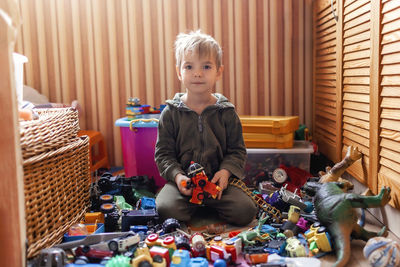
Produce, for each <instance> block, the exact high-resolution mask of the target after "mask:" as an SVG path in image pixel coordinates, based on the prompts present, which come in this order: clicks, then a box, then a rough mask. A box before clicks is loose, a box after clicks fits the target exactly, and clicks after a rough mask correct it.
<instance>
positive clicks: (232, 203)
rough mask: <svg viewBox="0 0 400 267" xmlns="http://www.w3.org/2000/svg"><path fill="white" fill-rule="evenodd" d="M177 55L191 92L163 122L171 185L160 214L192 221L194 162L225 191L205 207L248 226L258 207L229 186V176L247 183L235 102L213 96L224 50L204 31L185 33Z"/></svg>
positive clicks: (162, 151) (159, 155)
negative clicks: (191, 167) (190, 185)
mask: <svg viewBox="0 0 400 267" xmlns="http://www.w3.org/2000/svg"><path fill="white" fill-rule="evenodd" d="M175 56H176V72H177V74H178V78H179V80H180V81H181V82H182V84H183V85H184V86H185V88H186V93H177V94H176V95H175V97H174V99H172V100H167V106H166V108H165V109H164V110H163V112H162V114H161V117H160V121H159V126H158V138H157V143H156V151H155V160H156V163H157V166H158V170H159V171H160V174H161V176H163V177H164V178H165V179H167V181H168V182H167V184H166V185H165V186H164V187H163V188H162V189H161V191H160V192H159V194H158V196H157V198H156V206H157V210H158V212H159V214H160V217H161V218H163V219H166V218H169V217H173V218H176V219H178V220H180V221H184V222H185V221H189V220H190V217H191V215H192V214H193V213H194V212H195V210H196V208H197V207H199V205H197V204H193V203H190V202H189V200H190V197H191V194H192V189H187V188H186V187H185V186H184V185H183V183H182V181H185V182H187V181H190V178H188V177H187V173H186V171H187V169H188V167H189V165H190V162H191V161H194V162H196V163H199V164H200V165H201V166H203V167H204V171H205V173H206V175H207V176H208V178H209V179H210V180H211V182H212V183H215V184H217V185H218V186H219V187H220V188H221V189H222V190H221V191H220V192H219V194H218V196H217V197H216V198H215V199H213V198H205V199H204V200H203V204H204V205H205V206H207V207H212V208H214V209H216V210H217V212H218V214H219V217H220V218H221V219H224V220H225V221H226V222H228V223H230V224H235V225H246V224H248V223H250V222H251V221H252V219H253V218H254V216H255V215H256V213H257V207H256V205H255V204H254V203H253V201H252V200H251V198H250V197H249V196H247V194H246V193H244V192H243V191H242V190H241V189H239V188H237V187H234V186H231V185H229V184H228V179H229V177H231V176H232V177H237V178H240V179H241V178H243V174H244V173H243V169H244V165H245V161H246V148H245V145H244V141H243V135H242V126H241V124H240V120H239V117H238V115H237V114H236V111H235V109H234V106H233V104H232V103H230V102H229V101H228V99H227V98H226V97H224V96H223V95H221V94H217V93H216V94H213V93H212V92H213V89H214V86H215V83H216V82H217V81H218V80H219V79H220V78H221V75H222V70H223V66H222V61H221V58H222V50H221V47H220V46H219V44H218V43H217V42H216V41H215V40H214V39H213V38H212V37H211V36H209V35H206V34H203V33H201V32H200V31H196V32H191V33H189V34H182V33H181V34H179V35H178V36H177V39H176V41H175Z"/></svg>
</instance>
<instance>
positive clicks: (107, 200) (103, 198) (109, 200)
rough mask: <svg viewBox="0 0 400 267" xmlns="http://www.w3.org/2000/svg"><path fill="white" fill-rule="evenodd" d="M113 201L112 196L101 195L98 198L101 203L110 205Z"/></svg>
mask: <svg viewBox="0 0 400 267" xmlns="http://www.w3.org/2000/svg"><path fill="white" fill-rule="evenodd" d="M113 200H114V198H113V196H112V195H108V194H106V195H101V196H100V201H101V203H112V202H113Z"/></svg>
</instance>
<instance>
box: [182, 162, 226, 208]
mask: <svg viewBox="0 0 400 267" xmlns="http://www.w3.org/2000/svg"><path fill="white" fill-rule="evenodd" d="M187 176H188V177H189V178H190V179H191V181H190V182H185V181H182V185H183V186H184V187H186V188H190V187H193V192H192V198H191V199H190V202H191V203H194V204H202V203H203V199H204V197H205V193H207V194H210V195H211V196H212V197H213V198H216V197H217V195H218V192H220V191H221V187H219V186H218V185H216V184H214V183H211V182H210V181H208V177H207V175H206V173H205V172H204V168H203V167H202V166H201V165H200V164H198V163H195V162H194V161H192V162H190V166H189V168H188V170H187Z"/></svg>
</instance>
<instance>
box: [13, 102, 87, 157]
mask: <svg viewBox="0 0 400 267" xmlns="http://www.w3.org/2000/svg"><path fill="white" fill-rule="evenodd" d="M35 111H36V112H37V113H38V114H39V119H37V120H32V121H23V122H20V136H21V150H22V158H23V159H24V160H25V159H28V158H31V157H34V156H36V155H39V154H42V153H45V152H49V151H53V150H55V149H57V148H60V147H62V146H64V145H66V144H68V143H69V142H70V141H71V140H72V139H74V138H76V137H77V134H78V131H79V120H78V111H77V110H75V109H73V108H49V109H35Z"/></svg>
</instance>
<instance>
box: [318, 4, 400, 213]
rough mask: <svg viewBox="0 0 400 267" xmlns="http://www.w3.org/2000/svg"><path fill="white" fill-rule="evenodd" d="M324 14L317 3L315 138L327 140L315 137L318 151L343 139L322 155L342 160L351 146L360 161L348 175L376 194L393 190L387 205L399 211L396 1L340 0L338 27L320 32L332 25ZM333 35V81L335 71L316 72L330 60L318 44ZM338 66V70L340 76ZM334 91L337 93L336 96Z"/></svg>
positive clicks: (399, 19)
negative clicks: (382, 189) (324, 112)
mask: <svg viewBox="0 0 400 267" xmlns="http://www.w3.org/2000/svg"><path fill="white" fill-rule="evenodd" d="M328 5H329V7H328ZM327 9H329V10H331V9H330V1H329V2H328V1H325V0H320V1H316V2H315V6H314V11H315V13H314V21H315V25H317V26H316V28H314V31H315V32H314V33H315V39H316V40H317V43H316V44H315V49H314V56H315V58H316V61H317V64H316V68H315V69H314V83H315V84H314V91H315V92H316V93H315V95H316V96H315V108H316V116H315V121H314V124H315V125H316V126H315V127H314V131H315V135H316V136H318V137H319V136H321V137H324V138H325V139H323V138H318V139H317V142H318V144H319V145H320V147H321V148H325V147H330V146H332V144H331V143H332V141H334V139H333V138H334V137H335V134H336V135H341V136H342V138H343V139H342V141H341V142H337V143H336V144H334V146H335V147H336V151H334V152H332V151H330V150H326V151H323V153H324V152H326V155H327V156H328V157H329V158H330V159H331V160H333V161H338V160H339V159H338V158H337V157H336V158H335V155H337V154H336V153H337V152H338V151H339V152H341V156H342V157H343V156H344V154H345V152H346V149H347V147H348V146H349V145H353V146H357V147H358V148H359V149H360V150H361V152H362V153H363V158H362V160H361V161H357V162H356V163H355V164H354V165H353V166H351V167H350V168H349V169H348V172H349V173H350V174H352V175H353V176H354V177H355V178H357V179H358V180H359V181H361V182H362V183H364V184H366V185H368V187H369V188H371V189H372V191H373V192H374V193H377V192H378V191H379V189H380V187H381V186H383V185H386V186H390V187H391V188H392V191H393V193H392V201H391V202H390V204H391V205H392V206H394V207H397V208H400V153H399V151H400V115H399V114H400V1H397V0H343V1H342V0H338V5H337V14H339V22H338V23H337V24H336V26H335V25H334V26H333V28H329V27H325V28H324V29H323V30H322V31H318V30H316V29H318V27H321V25H325V24H326V25H328V24H329V23H334V19H333V16H332V15H331V14H330V15H329V20H327V21H329V22H324V21H323V14H324V12H325V10H327ZM341 20H342V24H341ZM324 23H325V24H324ZM335 27H336V28H335ZM335 30H336V33H335V36H336V40H337V42H336V47H335V48H332V50H331V51H330V53H332V55H334V56H335V59H334V60H333V61H332V63H331V65H332V66H334V64H336V70H337V72H336V77H335V76H333V74H334V73H333V70H334V69H333V68H332V70H331V71H330V72H329V71H327V70H325V68H322V69H321V68H318V60H320V59H321V58H322V59H326V60H329V59H330V58H329V56H330V55H331V54H330V53H329V52H328V50H327V49H326V48H325V49H324V50H323V51H324V52H325V53H324V54H321V53H320V51H321V50H319V48H320V44H319V43H318V40H320V39H324V40H328V39H331V38H333V37H331V36H330V34H331V33H332V32H334V31H335ZM339 39H342V40H341V41H340V40H339ZM331 45H332V47H333V45H334V42H332V44H331ZM340 51H341V53H342V54H341V55H340V54H339V53H340ZM335 52H336V54H335ZM338 66H342V70H341V72H340V73H338V70H339V68H338ZM320 67H321V66H320ZM322 70H323V71H322ZM338 74H339V75H338ZM329 75H331V76H329ZM319 81H323V84H324V86H322V85H321V83H320V82H319ZM333 87H335V88H339V90H338V91H337V94H336V95H334V93H333V89H332V88H333ZM322 88H323V89H324V90H322ZM319 93H320V94H322V95H321V97H320V98H318V97H317V96H318V95H319ZM340 98H342V103H343V105H342V106H341V107H340V106H338V105H337V106H336V107H333V103H334V99H340ZM321 99H324V100H323V101H322V100H321ZM326 99H330V102H328V101H327V100H326ZM322 105H326V106H328V108H325V110H330V109H329V107H330V106H329V105H331V106H332V108H331V110H332V112H331V120H333V119H334V116H333V115H334V114H335V112H336V113H337V114H340V120H341V122H342V123H341V124H340V125H338V124H335V123H332V122H330V121H329V119H328V120H327V118H326V117H322V116H321V117H318V112H319V110H318V106H322ZM326 121H328V122H329V125H331V127H332V128H329V127H328V126H327V124H326ZM318 125H321V126H324V127H326V129H322V128H321V129H320V128H318ZM341 127H342V129H341ZM319 131H321V132H319ZM337 139H338V138H336V140H337Z"/></svg>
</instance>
